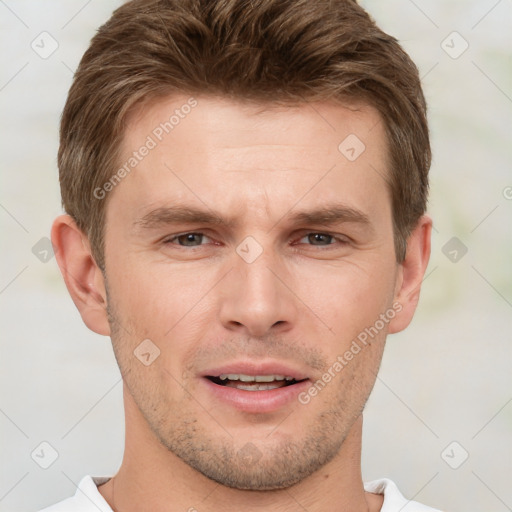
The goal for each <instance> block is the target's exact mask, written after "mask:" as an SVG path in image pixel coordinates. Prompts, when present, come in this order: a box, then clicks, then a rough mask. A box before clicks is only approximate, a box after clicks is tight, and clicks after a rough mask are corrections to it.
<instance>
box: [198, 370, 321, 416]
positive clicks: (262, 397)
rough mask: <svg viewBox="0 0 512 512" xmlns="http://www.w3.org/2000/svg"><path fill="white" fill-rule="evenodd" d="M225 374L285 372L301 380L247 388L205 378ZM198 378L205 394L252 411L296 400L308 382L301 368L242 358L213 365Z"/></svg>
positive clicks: (271, 409) (268, 409)
mask: <svg viewBox="0 0 512 512" xmlns="http://www.w3.org/2000/svg"><path fill="white" fill-rule="evenodd" d="M225 373H228V374H229V373H231V374H244V375H251V376H256V375H284V376H286V377H293V378H294V379H295V380H300V381H302V382H297V383H296V384H292V385H289V386H284V387H282V388H275V389H269V390H266V391H246V390H243V389H236V388H232V387H228V386H221V385H219V384H215V383H214V382H212V381H211V380H210V379H208V378H207V377H208V376H215V377H217V376H219V375H222V374H225ZM201 377H202V378H201V381H202V382H203V383H204V385H205V388H206V390H207V393H208V394H210V395H211V396H212V397H213V398H214V399H215V400H219V401H221V402H223V403H224V404H226V405H228V406H229V407H233V408H235V409H237V410H239V411H241V412H248V413H253V414H257V413H271V412H276V411H278V410H279V409H282V408H284V407H285V406H286V405H288V404H290V403H292V402H293V401H295V402H297V395H298V394H299V393H301V392H302V391H305V390H306V389H307V388H308V387H309V386H310V385H311V381H310V379H309V378H308V376H307V375H306V374H305V373H304V372H303V371H302V370H299V369H296V368H293V367H291V366H289V365H286V364H282V363H277V362H267V363H254V362H247V361H242V362H237V363H232V364H227V365H223V366H219V367H216V368H212V369H211V370H208V371H206V372H203V373H202V374H201Z"/></svg>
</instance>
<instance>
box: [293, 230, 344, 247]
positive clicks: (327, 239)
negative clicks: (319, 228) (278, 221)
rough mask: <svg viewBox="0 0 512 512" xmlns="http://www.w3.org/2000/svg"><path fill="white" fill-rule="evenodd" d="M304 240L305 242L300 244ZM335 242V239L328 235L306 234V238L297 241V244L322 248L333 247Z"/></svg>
mask: <svg viewBox="0 0 512 512" xmlns="http://www.w3.org/2000/svg"><path fill="white" fill-rule="evenodd" d="M305 239H306V240H307V241H306V242H302V241H303V240H305ZM335 241H336V237H335V236H334V235H329V234H328V233H308V234H307V235H306V236H303V237H302V238H301V239H300V240H299V243H309V244H311V245H317V246H324V245H333V244H334V243H335ZM342 242H343V241H342Z"/></svg>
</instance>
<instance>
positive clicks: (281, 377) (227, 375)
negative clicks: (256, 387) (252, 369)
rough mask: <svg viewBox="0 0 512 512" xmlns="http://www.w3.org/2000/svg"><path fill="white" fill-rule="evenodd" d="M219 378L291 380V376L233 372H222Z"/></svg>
mask: <svg viewBox="0 0 512 512" xmlns="http://www.w3.org/2000/svg"><path fill="white" fill-rule="evenodd" d="M219 378H220V380H227V379H228V380H240V381H242V382H273V381H275V380H293V377H285V376H284V375H244V374H235V373H223V374H222V375H220V376H219Z"/></svg>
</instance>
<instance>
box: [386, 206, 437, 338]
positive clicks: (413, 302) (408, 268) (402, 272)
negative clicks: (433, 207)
mask: <svg viewBox="0 0 512 512" xmlns="http://www.w3.org/2000/svg"><path fill="white" fill-rule="evenodd" d="M431 234H432V219H431V218H430V217H429V216H428V215H423V216H422V217H421V218H420V220H419V221H418V224H417V225H416V227H415V228H414V230H413V232H412V233H411V234H410V236H409V239H408V240H407V253H406V256H405V259H404V261H402V263H400V266H399V269H398V275H397V288H396V291H395V301H396V302H398V303H399V304H400V305H401V311H400V313H399V314H398V315H396V317H395V318H394V319H393V320H392V321H391V322H390V323H389V331H388V332H389V334H393V333H395V332H400V331H402V330H404V329H405V328H406V327H407V326H408V325H409V324H410V323H411V320H412V318H413V316H414V312H415V310H416V306H417V305H418V301H419V298H420V289H421V283H422V281H423V277H424V275H425V271H426V269H427V265H428V262H429V259H430V242H431Z"/></svg>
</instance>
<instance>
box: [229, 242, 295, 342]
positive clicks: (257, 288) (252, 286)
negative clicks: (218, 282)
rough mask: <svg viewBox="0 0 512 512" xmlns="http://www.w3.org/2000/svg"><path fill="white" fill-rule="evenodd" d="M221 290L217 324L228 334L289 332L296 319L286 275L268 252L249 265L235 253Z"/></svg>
mask: <svg viewBox="0 0 512 512" xmlns="http://www.w3.org/2000/svg"><path fill="white" fill-rule="evenodd" d="M233 262H234V268H233V269H232V270H231V272H229V274H228V276H226V277H227V278H226V279H225V280H224V282H223V286H222V289H221V290H220V300H221V304H220V321H221V323H222V325H223V326H224V327H225V328H226V329H229V330H230V331H234V332H237V333H238V334H243V335H248V336H251V337H262V336H265V335H268V334H277V333H282V332H285V331H287V330H290V329H291V328H292V327H293V326H294V324H295V322H296V319H297V305H296V303H295V298H294V294H293V293H292V292H291V291H290V289H289V288H288V287H287V285H286V284H285V283H286V281H287V280H288V281H289V279H287V276H288V274H287V273H286V270H285V268H284V265H283V264H282V262H280V261H279V258H278V257H277V256H276V255H273V254H272V253H271V250H270V249H269V250H264V251H263V253H262V254H261V255H260V256H259V257H258V258H257V259H256V260H255V261H253V262H251V263H248V262H247V261H245V260H244V259H243V258H241V257H240V256H239V255H238V254H235V255H234V257H233Z"/></svg>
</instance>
